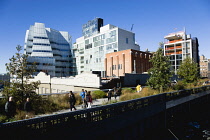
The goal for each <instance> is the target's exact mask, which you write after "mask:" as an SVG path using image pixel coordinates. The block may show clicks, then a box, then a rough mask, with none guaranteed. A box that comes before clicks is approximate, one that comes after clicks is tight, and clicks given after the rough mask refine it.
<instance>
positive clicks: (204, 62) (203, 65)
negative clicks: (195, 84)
mask: <svg viewBox="0 0 210 140" xmlns="http://www.w3.org/2000/svg"><path fill="white" fill-rule="evenodd" d="M209 66H210V61H209V60H208V59H207V58H206V57H205V56H204V55H201V56H200V76H201V77H209V76H208V74H209Z"/></svg>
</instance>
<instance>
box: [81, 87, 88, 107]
mask: <svg viewBox="0 0 210 140" xmlns="http://www.w3.org/2000/svg"><path fill="white" fill-rule="evenodd" d="M80 96H81V97H82V103H83V108H86V107H87V102H86V99H85V96H86V95H85V91H84V89H82V92H80Z"/></svg>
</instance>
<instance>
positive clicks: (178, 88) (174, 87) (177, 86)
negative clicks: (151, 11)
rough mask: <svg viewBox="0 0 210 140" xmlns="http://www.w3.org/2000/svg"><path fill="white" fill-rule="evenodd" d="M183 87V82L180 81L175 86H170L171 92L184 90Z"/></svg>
mask: <svg viewBox="0 0 210 140" xmlns="http://www.w3.org/2000/svg"><path fill="white" fill-rule="evenodd" d="M185 85H186V84H184V82H182V81H178V82H177V83H176V84H175V85H173V86H172V89H173V90H182V89H185Z"/></svg>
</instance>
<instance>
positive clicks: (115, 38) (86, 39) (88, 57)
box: [73, 19, 140, 77]
mask: <svg viewBox="0 0 210 140" xmlns="http://www.w3.org/2000/svg"><path fill="white" fill-rule="evenodd" d="M93 21H94V22H93V23H94V24H99V25H94V27H95V28H97V27H100V28H99V30H96V32H91V35H90V34H88V35H85V34H84V25H83V35H85V36H82V37H80V38H78V39H76V43H75V44H74V45H73V52H74V53H73V54H74V63H75V70H74V71H76V72H77V73H78V74H80V73H82V72H86V71H92V72H93V73H98V74H100V75H101V77H104V76H105V75H106V74H105V63H104V61H105V55H106V54H107V53H111V52H117V51H121V50H127V49H134V50H140V46H139V45H137V44H135V34H134V33H133V32H130V31H126V30H124V29H121V28H119V27H117V26H114V25H111V24H108V25H105V26H101V23H103V22H101V21H100V22H98V23H97V21H99V20H95V19H94V20H93ZM89 22H90V21H89ZM90 23H91V22H90ZM85 25H86V24H85ZM88 30H89V28H88ZM92 31H94V30H92Z"/></svg>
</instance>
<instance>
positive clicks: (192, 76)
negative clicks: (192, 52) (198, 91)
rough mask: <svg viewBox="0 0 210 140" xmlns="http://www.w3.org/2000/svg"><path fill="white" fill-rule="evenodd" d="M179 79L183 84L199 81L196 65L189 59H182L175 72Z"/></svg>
mask: <svg viewBox="0 0 210 140" xmlns="http://www.w3.org/2000/svg"><path fill="white" fill-rule="evenodd" d="M177 75H178V77H179V78H181V79H183V82H184V83H193V82H196V81H197V80H198V79H199V70H198V64H197V63H195V62H194V61H193V60H192V59H191V58H189V57H187V58H186V59H184V60H183V61H182V63H181V65H180V67H179V69H178V70H177Z"/></svg>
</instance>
